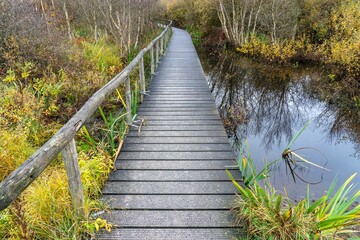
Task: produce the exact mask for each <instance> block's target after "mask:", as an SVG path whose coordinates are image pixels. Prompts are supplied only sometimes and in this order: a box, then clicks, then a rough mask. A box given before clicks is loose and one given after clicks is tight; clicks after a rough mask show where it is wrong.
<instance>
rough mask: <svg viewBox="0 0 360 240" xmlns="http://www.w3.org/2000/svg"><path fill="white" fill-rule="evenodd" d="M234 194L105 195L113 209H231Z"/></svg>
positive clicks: (105, 200) (105, 199)
mask: <svg viewBox="0 0 360 240" xmlns="http://www.w3.org/2000/svg"><path fill="white" fill-rule="evenodd" d="M234 198H235V196H234V195H224V196H223V195H125V196H123V195H120V196H119V195H115V196H114V195H104V196H103V197H102V200H103V201H104V202H106V203H108V204H109V205H110V206H111V207H112V209H114V210H118V209H131V210H146V209H149V210H150V209H152V210H153V209H155V210H157V209H159V210H208V209H217V210H219V209H222V210H229V206H231V204H232V203H233V201H234Z"/></svg>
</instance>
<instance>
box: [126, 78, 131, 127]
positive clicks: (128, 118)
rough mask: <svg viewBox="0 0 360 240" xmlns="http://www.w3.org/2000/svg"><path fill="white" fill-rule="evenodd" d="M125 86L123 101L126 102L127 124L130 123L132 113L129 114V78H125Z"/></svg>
mask: <svg viewBox="0 0 360 240" xmlns="http://www.w3.org/2000/svg"><path fill="white" fill-rule="evenodd" d="M125 85H126V87H125V102H126V122H127V124H131V123H132V114H131V88H130V78H129V77H127V78H126V84H125Z"/></svg>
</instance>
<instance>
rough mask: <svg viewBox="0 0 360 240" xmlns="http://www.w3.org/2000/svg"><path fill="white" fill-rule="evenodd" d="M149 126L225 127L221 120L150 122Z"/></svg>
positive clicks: (147, 123)
mask: <svg viewBox="0 0 360 240" xmlns="http://www.w3.org/2000/svg"><path fill="white" fill-rule="evenodd" d="M146 125H147V126H156V125H157V126H165V125H168V126H180V125H184V126H185V125H219V126H223V124H222V122H221V121H219V120H179V121H178V120H173V121H148V122H146Z"/></svg>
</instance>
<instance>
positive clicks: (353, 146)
mask: <svg viewBox="0 0 360 240" xmlns="http://www.w3.org/2000/svg"><path fill="white" fill-rule="evenodd" d="M204 56H206V57H202V62H203V64H204V66H205V71H206V72H207V74H208V81H209V86H210V88H211V89H212V92H213V95H214V96H215V99H216V104H217V106H218V108H219V111H220V114H221V115H222V118H223V121H224V124H225V126H226V129H227V132H228V135H229V136H230V139H231V143H232V144H233V147H234V149H235V150H236V152H237V154H239V153H240V152H241V151H244V152H250V154H251V156H252V158H253V159H254V161H255V164H256V166H257V168H258V169H260V168H261V167H263V166H264V162H265V161H268V162H271V161H274V160H276V159H280V160H279V162H278V164H277V165H276V167H275V168H274V170H273V172H272V177H271V179H270V180H271V182H272V183H273V184H274V185H275V187H276V188H277V189H278V190H280V191H281V190H282V189H283V187H284V186H285V187H286V189H287V191H288V193H289V195H290V197H292V198H295V199H297V198H302V197H304V196H305V194H306V186H307V183H311V185H310V188H311V190H312V191H311V192H312V197H313V198H318V197H320V196H322V194H323V193H324V191H326V189H327V188H328V187H329V186H330V184H331V182H332V181H333V179H334V178H335V177H338V179H339V182H340V183H342V182H344V181H345V180H346V179H347V178H348V177H349V176H350V175H351V174H353V173H354V172H360V151H359V149H360V147H359V146H360V144H359V143H360V120H359V112H358V109H357V108H356V106H355V104H354V102H353V101H352V100H351V97H349V93H348V92H347V91H346V89H340V88H339V89H337V88H338V86H337V85H336V83H334V82H333V83H328V82H327V81H325V80H324V79H329V78H328V77H326V76H324V75H325V74H322V73H321V72H319V70H316V69H312V68H300V67H297V68H294V67H288V68H275V67H273V66H268V65H264V64H259V63H256V62H254V61H252V60H250V59H247V58H242V57H239V56H238V55H236V54H235V55H226V56H219V55H217V56H213V57H210V58H209V54H207V55H204ZM325 82H326V83H325ZM308 120H310V124H309V125H308V126H307V127H306V128H305V130H304V132H303V133H302V134H301V135H300V137H299V138H298V139H297V140H296V142H295V144H293V145H292V146H291V149H292V150H295V149H299V148H300V150H298V151H296V153H297V154H299V155H301V156H302V157H304V158H305V159H307V160H309V161H311V162H312V163H315V164H317V165H319V166H322V167H324V168H326V169H328V170H324V169H323V168H318V167H314V166H312V165H310V164H307V163H301V162H299V163H297V167H296V168H295V173H296V174H297V176H295V181H294V180H293V177H292V175H291V174H289V169H288V168H287V166H286V164H285V162H284V160H282V158H281V155H282V152H283V151H284V150H285V148H286V146H287V145H288V144H289V142H290V141H291V139H292V137H293V136H294V135H295V134H296V133H297V132H298V131H299V130H300V129H301V128H302V127H303V126H304V125H305V124H306V122H307V121H308ZM246 142H248V147H246ZM302 148H303V149H302ZM241 149H242V150H241ZM246 154H248V153H245V155H246ZM355 181H356V182H359V181H360V177H357V178H356V179H355ZM359 187H360V186H359Z"/></svg>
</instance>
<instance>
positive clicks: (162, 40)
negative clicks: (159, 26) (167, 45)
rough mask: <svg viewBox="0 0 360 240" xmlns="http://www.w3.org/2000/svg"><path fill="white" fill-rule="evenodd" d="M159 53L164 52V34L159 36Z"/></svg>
mask: <svg viewBox="0 0 360 240" xmlns="http://www.w3.org/2000/svg"><path fill="white" fill-rule="evenodd" d="M160 54H161V55H163V54H164V36H161V38H160Z"/></svg>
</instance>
